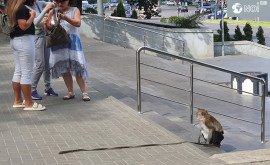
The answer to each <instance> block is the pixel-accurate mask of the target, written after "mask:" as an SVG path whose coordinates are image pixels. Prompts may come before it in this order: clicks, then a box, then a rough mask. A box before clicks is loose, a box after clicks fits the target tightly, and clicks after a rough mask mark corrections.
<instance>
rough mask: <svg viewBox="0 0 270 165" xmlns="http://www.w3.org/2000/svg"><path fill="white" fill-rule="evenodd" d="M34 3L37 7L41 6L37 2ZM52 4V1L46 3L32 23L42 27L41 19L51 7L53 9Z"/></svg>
mask: <svg viewBox="0 0 270 165" xmlns="http://www.w3.org/2000/svg"><path fill="white" fill-rule="evenodd" d="M36 3H37V4H36V5H39V8H42V6H43V5H40V4H38V3H39V2H36ZM53 7H54V5H53V4H52V3H49V4H47V5H46V6H45V7H44V9H43V10H42V11H41V13H40V14H39V15H38V16H37V17H36V18H35V19H34V25H35V26H37V27H42V26H43V23H42V20H43V18H44V16H45V14H46V13H48V12H49V11H50V10H51V9H53Z"/></svg>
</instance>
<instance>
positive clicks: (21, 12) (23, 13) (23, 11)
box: [10, 4, 35, 38]
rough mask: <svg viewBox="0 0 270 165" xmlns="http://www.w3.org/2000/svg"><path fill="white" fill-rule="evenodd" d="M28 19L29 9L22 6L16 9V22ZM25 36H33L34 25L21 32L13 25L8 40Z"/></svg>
mask: <svg viewBox="0 0 270 165" xmlns="http://www.w3.org/2000/svg"><path fill="white" fill-rule="evenodd" d="M29 18H30V13H29V9H28V8H27V7H25V6H24V5H23V4H22V5H21V6H20V7H19V8H18V11H17V13H16V20H19V19H25V20H28V19H29ZM25 34H30V35H35V26H34V23H32V24H31V26H30V27H29V28H28V29H26V30H25V31H23V30H22V29H21V28H20V27H19V26H18V25H15V30H14V31H13V32H12V33H10V38H14V37H19V36H22V35H25Z"/></svg>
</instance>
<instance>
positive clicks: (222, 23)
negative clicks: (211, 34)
mask: <svg viewBox="0 0 270 165" xmlns="http://www.w3.org/2000/svg"><path fill="white" fill-rule="evenodd" d="M223 3H224V2H223V0H221V33H222V37H221V38H222V45H221V55H222V56H224V16H223V10H224V6H223Z"/></svg>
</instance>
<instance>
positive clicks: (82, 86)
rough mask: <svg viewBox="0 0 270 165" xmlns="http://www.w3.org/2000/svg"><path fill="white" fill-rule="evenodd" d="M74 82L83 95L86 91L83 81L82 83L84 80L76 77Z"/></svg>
mask: <svg viewBox="0 0 270 165" xmlns="http://www.w3.org/2000/svg"><path fill="white" fill-rule="evenodd" d="M76 81H77V84H78V85H79V87H80V89H81V92H82V93H85V92H86V90H85V81H84V79H83V78H82V77H78V76H76Z"/></svg>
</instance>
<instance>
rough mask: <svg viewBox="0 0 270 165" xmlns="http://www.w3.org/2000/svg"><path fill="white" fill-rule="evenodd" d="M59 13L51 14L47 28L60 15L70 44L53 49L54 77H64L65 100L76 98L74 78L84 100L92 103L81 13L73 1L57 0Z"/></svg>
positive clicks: (46, 22) (51, 61)
mask: <svg viewBox="0 0 270 165" xmlns="http://www.w3.org/2000/svg"><path fill="white" fill-rule="evenodd" d="M54 2H55V3H56V5H57V8H58V11H60V10H61V11H63V13H61V12H55V11H54V10H52V11H50V12H49V15H48V19H47V20H45V25H46V28H48V29H50V28H51V27H52V22H54V21H52V20H54V19H52V18H53V17H54V16H53V14H57V15H59V18H60V24H61V26H63V28H64V29H65V30H66V32H67V34H68V36H69V38H70V43H69V44H65V45H60V46H53V47H52V48H51V57H50V67H51V69H52V77H53V78H59V77H60V76H63V79H64V82H65V84H66V87H67V90H68V94H67V95H66V96H64V97H63V99H64V100H69V99H73V98H74V97H75V93H74V89H73V79H72V76H75V77H76V81H77V84H78V85H79V87H80V89H81V92H82V100H83V101H90V97H89V96H88V94H87V92H86V89H85V80H86V79H87V78H88V72H87V67H86V63H85V58H84V53H83V50H82V45H81V40H80V36H79V31H78V28H79V27H80V26H81V16H80V11H79V9H78V8H77V7H72V4H73V0H55V1H54Z"/></svg>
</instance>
